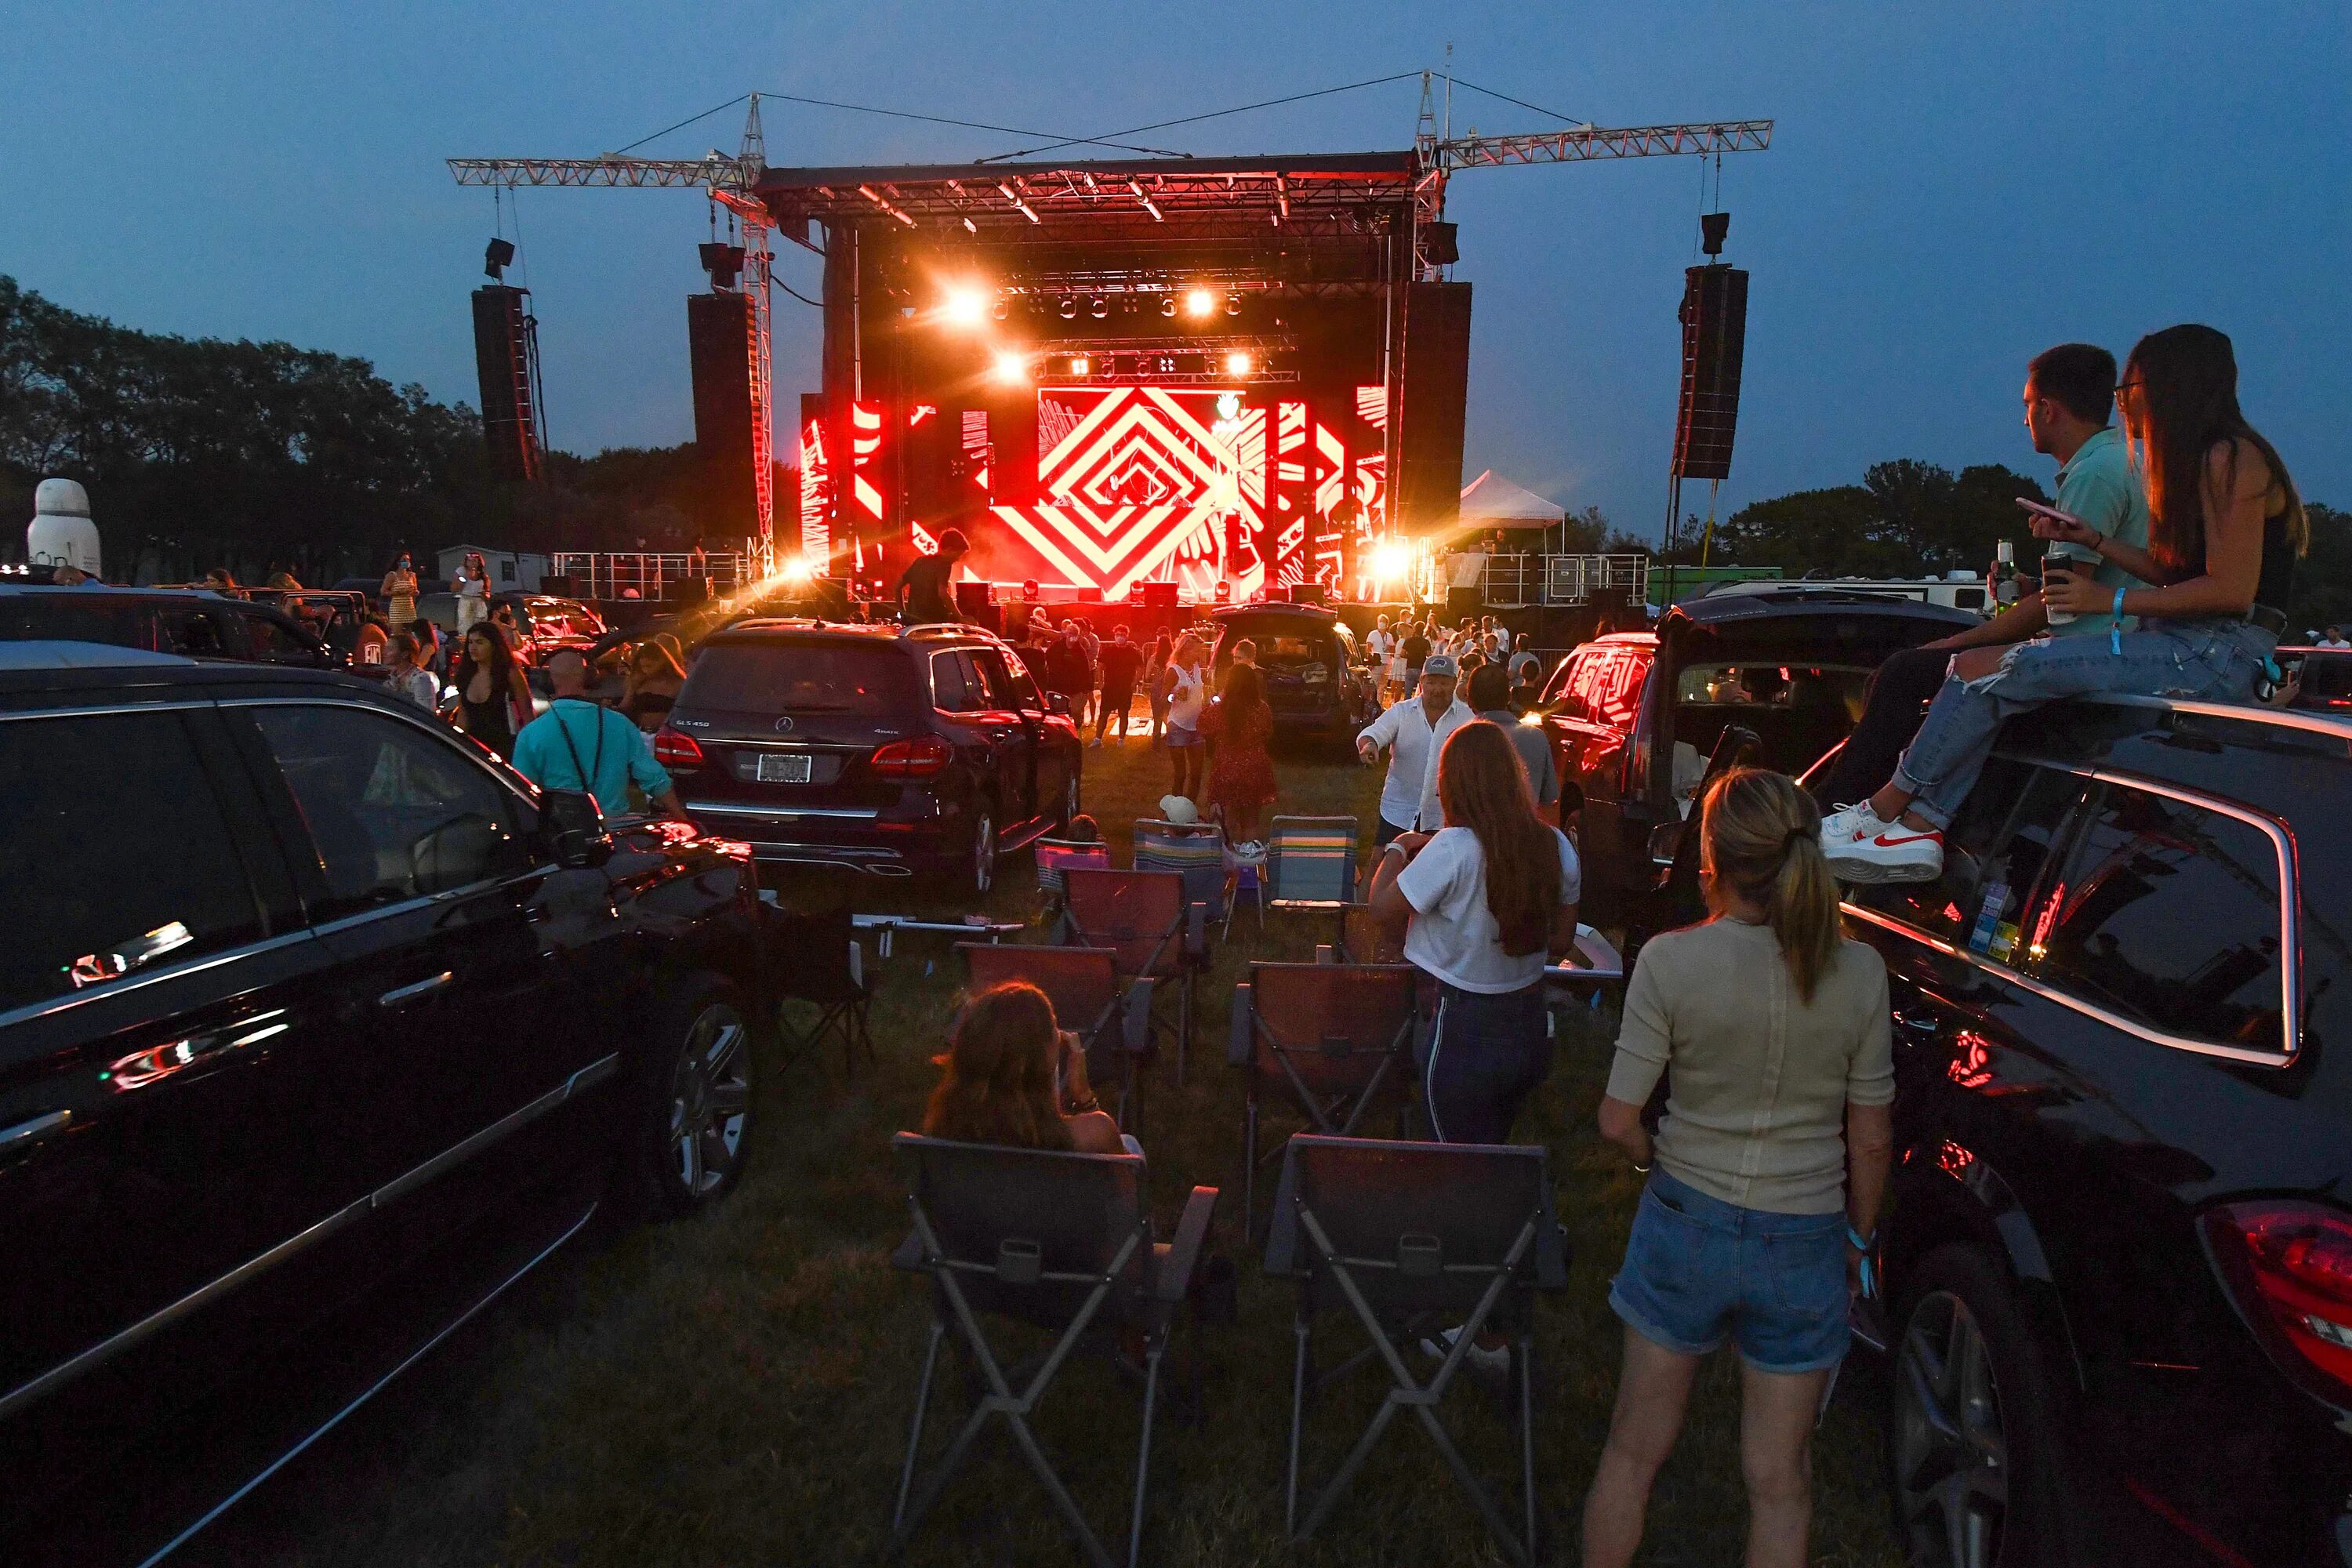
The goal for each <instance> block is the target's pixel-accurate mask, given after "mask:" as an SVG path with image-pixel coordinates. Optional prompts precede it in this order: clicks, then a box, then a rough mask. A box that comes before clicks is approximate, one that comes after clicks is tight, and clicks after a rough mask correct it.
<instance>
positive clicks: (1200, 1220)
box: [1151, 1187, 1217, 1302]
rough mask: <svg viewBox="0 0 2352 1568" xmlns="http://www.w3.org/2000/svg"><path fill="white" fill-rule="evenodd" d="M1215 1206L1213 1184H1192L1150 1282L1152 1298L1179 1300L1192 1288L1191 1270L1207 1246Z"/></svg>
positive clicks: (1215, 1199) (1215, 1195)
mask: <svg viewBox="0 0 2352 1568" xmlns="http://www.w3.org/2000/svg"><path fill="white" fill-rule="evenodd" d="M1216 1209H1217V1189H1216V1188H1214V1187H1194V1188H1193V1189H1192V1196H1191V1197H1189V1198H1186V1199H1185V1200H1184V1212H1183V1214H1182V1215H1179V1216H1178V1218H1177V1221H1176V1239H1175V1240H1173V1241H1171V1242H1170V1243H1169V1245H1168V1253H1167V1256H1166V1257H1164V1258H1161V1259H1160V1268H1159V1271H1158V1273H1157V1274H1156V1275H1155V1276H1154V1277H1153V1279H1152V1281H1151V1295H1152V1299H1153V1300H1160V1301H1170V1302H1173V1301H1181V1300H1183V1299H1184V1297H1185V1295H1186V1293H1187V1292H1188V1291H1190V1290H1191V1289H1192V1270H1193V1268H1195V1267H1197V1266H1198V1265H1199V1263H1200V1261H1201V1254H1202V1251H1203V1250H1204V1249H1206V1247H1208V1244H1209V1221H1210V1220H1211V1219H1212V1218H1213V1217H1214V1215H1215V1214H1216Z"/></svg>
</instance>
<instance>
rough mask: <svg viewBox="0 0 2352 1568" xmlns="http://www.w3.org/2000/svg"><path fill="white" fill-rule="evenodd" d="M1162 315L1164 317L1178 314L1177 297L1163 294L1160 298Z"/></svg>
mask: <svg viewBox="0 0 2352 1568" xmlns="http://www.w3.org/2000/svg"><path fill="white" fill-rule="evenodd" d="M1175 313H1176V296H1175V295H1173V294H1162V295H1161V296H1160V314H1161V315H1163V316H1172V315H1174V314H1175Z"/></svg>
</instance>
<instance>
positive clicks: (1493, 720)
mask: <svg viewBox="0 0 2352 1568" xmlns="http://www.w3.org/2000/svg"><path fill="white" fill-rule="evenodd" d="M1464 690H1465V692H1466V693H1467V695H1468V698H1469V702H1470V711H1471V713H1472V715H1473V716H1475V717H1476V718H1480V719H1484V720H1485V721H1486V722H1487V723H1489V724H1492V725H1494V726H1495V727H1496V729H1498V730H1500V731H1503V735H1504V737H1505V738H1506V739H1507V740H1508V741H1509V742H1511V749H1512V750H1513V751H1515V752H1517V753H1518V756H1519V763H1520V765H1521V766H1523V767H1525V768H1526V769H1527V771H1528V790H1529V791H1530V792H1531V793H1532V794H1533V795H1535V801H1536V804H1537V805H1539V806H1542V805H1554V804H1556V803H1557V802H1558V801H1559V767H1558V765H1557V764H1556V763H1553V761H1552V756H1551V741H1550V740H1549V737H1547V736H1546V735H1545V733H1544V732H1543V731H1542V730H1540V729H1538V728H1537V727H1536V726H1535V725H1532V724H1522V723H1520V722H1519V716H1518V714H1517V712H1515V711H1513V710H1512V707H1511V686H1510V678H1509V677H1508V676H1507V675H1505V674H1504V672H1503V667H1502V666H1501V665H1499V664H1486V665H1481V666H1479V667H1478V668H1477V670H1476V671H1475V673H1474V674H1473V675H1472V676H1471V677H1470V679H1469V680H1468V681H1467V682H1466V683H1465V686H1464Z"/></svg>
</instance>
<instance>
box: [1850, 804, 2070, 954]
mask: <svg viewBox="0 0 2352 1568" xmlns="http://www.w3.org/2000/svg"><path fill="white" fill-rule="evenodd" d="M2082 791H2083V784H2082V781H2081V780H2080V779H2078V778H2076V777H2075V776H2074V774H2073V773H2061V772H2059V771H2057V770H2056V769H2053V768H2043V767H2036V766H2035V765H2033V764H2032V763H2024V762H2020V761H2018V760H2017V759H2015V758H2013V757H1995V758H1993V759H1991V760H1990V762H1988V763H1985V768H1984V773H1983V774H1982V775H1981V776H1980V777H1979V779H1978V781H1977V786H1976V788H1975V789H1973V790H1971V791H1970V792H1969V798H1968V799H1967V800H1966V801H1965V802H1963V803H1962V805H1961V806H1960V811H1959V815H1958V816H1955V817H1954V818H1953V819H1952V826H1951V828H1950V830H1949V831H1948V832H1947V833H1946V834H1945V835H1944V846H1945V847H1944V874H1943V876H1942V877H1941V878H1939V879H1937V880H1935V881H1932V882H1882V883H1878V884H1876V885H1874V886H1866V887H1860V888H1856V889H1853V894H1852V897H1853V901H1854V902H1855V903H1857V904H1859V905H1861V906H1862V907H1863V908H1864V909H1868V910H1877V911H1878V912H1879V913H1881V914H1884V915H1889V916H1892V917H1893V918H1894V919H1895V920H1898V921H1902V922H1903V923H1904V924H1905V925H1907V926H1909V927H1911V928H1912V929H1913V930H1915V931H1925V932H1927V934H1928V935H1929V936H1932V937H1937V938H1938V939H1940V940H1942V941H1944V942H1950V943H1951V944H1952V945H1953V946H1955V947H1960V948H1966V949H1967V950H1969V952H1974V953H1977V954H1979V956H1981V957H1985V958H1990V959H1991V960H1993V961H1994V962H1996V963H2016V964H2018V965H2020V966H2021V967H2022V966H2023V965H2024V964H2025V963H2026V955H2025V954H2024V953H2022V952H2020V950H2019V948H2020V942H2021V938H2022V932H2023V926H2024V924H2025V914H2024V911H2025V909H2026V907H2027V906H2026V900H2029V899H2031V898H2032V897H2033V895H2034V889H2035V888H2037V887H2038V886H2040V885H2041V884H2042V871H2043V869H2044V868H2045V866H2046V865H2047V863H2048V860H2049V857H2050V848H2051V844H2052V842H2053V839H2054V837H2055V836H2056V834H2057V832H2058V829H2059V825H2060V824H2061V823H2062V822H2063V820H2064V818H2065V816H2066V811H2067V808H2068V807H2069V806H2071V805H2074V802H2075V800H2076V799H2077V798H2078V797H2079V796H2080V795H2081V794H2082Z"/></svg>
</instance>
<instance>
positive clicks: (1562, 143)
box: [1421, 120, 1772, 172]
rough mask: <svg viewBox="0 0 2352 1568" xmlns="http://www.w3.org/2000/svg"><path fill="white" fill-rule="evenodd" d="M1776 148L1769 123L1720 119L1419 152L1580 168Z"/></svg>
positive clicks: (1458, 161)
mask: <svg viewBox="0 0 2352 1568" xmlns="http://www.w3.org/2000/svg"><path fill="white" fill-rule="evenodd" d="M1771 145H1772V122H1771V121H1769V120H1719V121H1707V122H1706V123H1703V124H1691V125H1633V126H1625V127H1622V128H1616V129H1604V128H1602V127H1599V126H1592V125H1584V126H1579V127H1577V128H1575V129H1573V130H1570V131H1540V132H1534V133H1532V134H1528V135H1518V136H1461V137H1455V138H1454V139H1453V140H1451V141H1434V140H1433V141H1430V142H1425V143H1424V144H1423V147H1422V148H1421V154H1422V163H1423V165H1424V166H1428V165H1435V166H1436V167H1439V168H1442V169H1445V170H1447V171H1449V172H1450V171H1452V170H1454V169H1482V168H1498V167H1500V166H1502V165H1504V164H1507V163H1582V162H1585V161H1586V160H1589V159H1595V158H1654V157H1660V156H1672V155H1675V154H1677V153H1696V154H1699V155H1701V156H1704V155H1706V154H1707V153H1761V152H1762V151H1764V150H1765V149H1766V148H1768V147H1769V146H1771Z"/></svg>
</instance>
